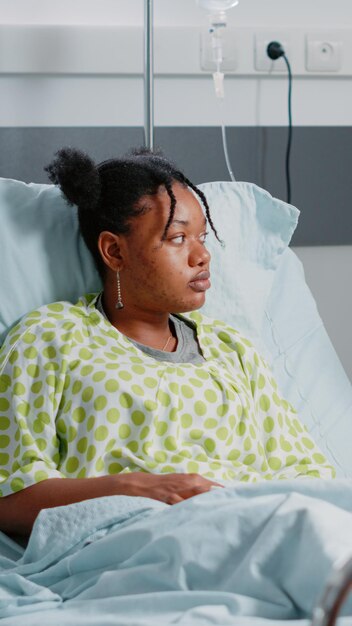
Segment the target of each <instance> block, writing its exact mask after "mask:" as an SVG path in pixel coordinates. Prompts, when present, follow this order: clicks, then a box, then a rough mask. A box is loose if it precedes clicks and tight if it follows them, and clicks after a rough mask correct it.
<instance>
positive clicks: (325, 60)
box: [306, 35, 342, 72]
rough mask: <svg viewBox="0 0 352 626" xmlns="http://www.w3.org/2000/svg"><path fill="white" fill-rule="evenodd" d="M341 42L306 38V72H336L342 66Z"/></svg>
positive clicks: (313, 37) (314, 36) (315, 37)
mask: <svg viewBox="0 0 352 626" xmlns="http://www.w3.org/2000/svg"><path fill="white" fill-rule="evenodd" d="M341 49H342V42H341V41H336V40H335V39H334V38H329V37H321V36H320V37H317V35H307V37H306V70H307V72H338V71H339V70H340V69H341V64H342V54H341Z"/></svg>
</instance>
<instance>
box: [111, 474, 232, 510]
mask: <svg viewBox="0 0 352 626" xmlns="http://www.w3.org/2000/svg"><path fill="white" fill-rule="evenodd" d="M116 478H117V481H116V482H117V484H118V487H117V491H118V493H119V494H124V495H129V496H142V497H144V498H152V499H153V500H160V501H161V502H165V503H166V504H177V503H178V502H182V500H187V498H192V497H193V496H198V495H199V494H200V493H205V492H206V491H210V489H212V488H213V487H223V485H220V484H219V483H216V482H213V481H212V480H208V479H207V478H203V476H200V475H199V474H146V473H144V472H132V473H131V474H118V475H117V476H116Z"/></svg>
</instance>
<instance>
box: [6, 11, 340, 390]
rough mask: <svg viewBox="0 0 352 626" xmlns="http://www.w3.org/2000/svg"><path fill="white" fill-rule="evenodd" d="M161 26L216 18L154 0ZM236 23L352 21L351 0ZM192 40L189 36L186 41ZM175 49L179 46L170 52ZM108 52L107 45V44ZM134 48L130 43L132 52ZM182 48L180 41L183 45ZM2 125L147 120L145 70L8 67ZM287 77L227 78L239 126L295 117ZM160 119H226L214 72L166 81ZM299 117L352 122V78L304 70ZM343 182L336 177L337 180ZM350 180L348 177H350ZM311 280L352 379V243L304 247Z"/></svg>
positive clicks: (29, 19) (49, 18)
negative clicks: (65, 72)
mask: <svg viewBox="0 0 352 626" xmlns="http://www.w3.org/2000/svg"><path fill="white" fill-rule="evenodd" d="M154 8H155V25H156V27H158V26H170V25H173V26H176V25H179V26H190V25H198V24H199V25H201V24H203V25H204V24H205V23H206V17H205V14H204V13H203V11H202V10H201V9H199V8H198V7H197V6H196V4H195V0H154ZM228 15H229V22H230V24H232V25H233V26H236V27H241V26H243V27H249V26H250V27H253V26H258V28H263V27H265V28H266V27H267V28H270V29H271V30H272V29H274V30H275V27H276V26H277V27H278V30H279V28H280V27H287V26H290V27H292V26H296V27H298V28H302V30H303V29H305V30H307V29H326V30H329V29H331V28H333V29H338V28H344V27H346V25H350V26H352V2H351V0H334V1H332V0H241V1H240V5H239V6H238V7H237V8H235V9H233V10H232V11H230V12H229V14H228ZM26 23H27V24H118V25H129V26H140V27H142V24H143V0H60V2H57V0H0V24H26ZM180 46H182V39H181V41H180ZM168 52H170V51H168ZM97 53H98V51H97ZM126 54H128V51H127V52H126ZM175 54H177V50H175ZM0 89H1V99H0V125H1V126H60V125H61V126H77V125H79V126H87V125H88V126H89V125H94V126H96V125H98V126H99V125H103V126H109V125H119V126H121V125H122V126H123V125H126V126H129V125H141V124H143V97H142V81H141V79H140V78H138V77H126V76H125V77H116V76H115V77H114V76H109V77H107V76H100V77H96V76H95V77H93V76H92V77H89V76H85V77H80V76H76V77H74V76H70V77H67V76H56V77H52V76H30V75H27V76H18V75H7V76H1V75H0ZM286 90H287V84H286V78H285V77H281V78H277V77H273V78H268V77H265V78H263V79H258V78H253V77H250V78H246V77H232V78H229V79H228V80H227V85H226V93H227V97H226V101H225V106H224V112H223V116H224V120H225V122H226V123H227V124H230V125H261V124H262V125H285V124H286V121H287V119H286V118H287V111H286ZM155 95H156V103H155V121H156V124H159V125H173V126H175V125H176V126H177V125H217V124H218V123H219V119H220V113H219V108H218V103H217V102H216V100H215V98H214V96H213V89H212V83H211V80H210V79H209V78H208V77H184V76H178V77H168V76H164V77H162V78H158V79H157V80H156V94H155ZM293 119H294V124H296V125H301V126H302V125H303V126H304V125H308V126H309V125H318V126H320V125H329V126H334V125H336V126H340V125H348V126H350V125H351V124H352V79H351V78H350V79H346V78H339V77H337V76H336V77H334V78H327V77H324V76H322V77H321V78H317V77H314V78H312V79H308V78H306V77H305V78H300V79H296V80H295V82H294V89H293ZM331 184H332V185H333V184H334V181H331ZM346 184H348V181H346ZM296 251H297V253H298V255H299V256H300V258H301V259H302V260H303V262H304V265H305V268H306V274H307V280H308V283H309V284H310V285H311V288H312V291H313V293H314V294H315V296H316V299H317V302H318V307H319V310H320V313H321V315H322V317H323V319H324V321H325V323H326V326H327V328H328V331H329V332H330V335H331V337H332V340H333V342H334V344H335V347H336V349H337V351H338V353H339V355H340V358H341V359H342V361H343V363H344V365H345V368H346V370H347V372H348V374H349V376H350V377H351V379H352V356H351V354H352V330H351V329H352V324H351V319H352V317H351V312H352V287H351V280H350V274H351V267H352V246H348V247H341V248H336V247H328V248H300V249H297V250H296Z"/></svg>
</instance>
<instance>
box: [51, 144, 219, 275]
mask: <svg viewBox="0 0 352 626" xmlns="http://www.w3.org/2000/svg"><path fill="white" fill-rule="evenodd" d="M45 171H46V172H47V173H48V175H49V179H50V180H51V182H52V183H54V184H55V185H58V186H59V187H60V189H61V191H62V193H63V195H64V196H65V198H66V200H67V201H68V203H69V204H71V205H76V206H77V207H78V221H79V227H80V231H81V234H82V236H83V239H84V241H85V243H86V245H87V247H88V249H89V250H90V252H91V254H92V256H93V258H94V261H95V264H96V267H97V269H98V271H99V274H100V276H101V277H102V278H104V275H105V271H106V267H105V264H104V262H103V260H102V258H101V256H100V254H99V250H98V245H97V243H98V239H99V235H100V233H101V232H102V231H103V230H110V231H111V232H115V233H128V232H129V229H130V222H131V218H133V217H136V216H138V215H142V214H143V213H145V212H146V211H147V210H148V208H147V207H145V206H143V205H141V204H140V203H139V201H140V199H141V198H142V197H143V196H148V195H150V196H152V195H155V194H156V193H157V192H158V190H159V187H160V186H164V187H165V189H166V191H167V193H168V195H169V198H170V212H169V217H168V220H167V222H166V225H165V228H164V232H163V239H165V238H166V235H167V231H168V229H169V227H170V224H171V222H172V220H173V218H174V213H175V206H176V198H175V195H174V193H173V190H172V185H173V183H175V182H179V183H181V185H183V186H184V187H190V189H192V190H193V191H194V192H195V193H196V194H197V196H198V197H199V198H200V200H201V202H202V204H203V206H204V209H205V215H206V219H207V221H208V223H209V225H210V227H211V229H212V230H213V232H214V234H215V236H216V238H217V239H218V240H219V241H220V239H219V237H218V234H217V231H216V228H215V226H214V224H213V221H212V218H211V215H210V209H209V205H208V203H207V200H206V197H205V195H204V194H203V193H202V192H201V191H200V189H198V188H197V187H196V185H194V184H193V183H192V182H191V181H190V180H189V179H188V178H186V176H185V175H184V174H183V172H181V171H180V170H178V169H177V168H176V167H175V165H173V163H171V162H170V161H169V160H168V159H166V158H165V157H164V156H163V155H162V153H160V152H152V151H151V150H149V149H147V148H140V149H136V150H133V151H132V152H130V153H129V154H127V155H126V156H124V157H121V158H116V159H109V160H108V161H103V162H102V163H100V164H98V165H96V164H95V163H94V161H93V160H92V159H91V158H90V157H89V156H88V155H87V154H85V153H84V152H81V151H80V150H76V149H72V148H62V149H61V150H59V151H58V152H57V153H56V155H55V159H54V160H53V161H52V163H50V164H49V165H48V166H47V167H45Z"/></svg>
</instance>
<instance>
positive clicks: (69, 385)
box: [0, 296, 333, 495]
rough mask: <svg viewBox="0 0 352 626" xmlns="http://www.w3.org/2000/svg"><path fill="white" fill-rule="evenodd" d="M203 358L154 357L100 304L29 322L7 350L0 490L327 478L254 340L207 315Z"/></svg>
mask: <svg viewBox="0 0 352 626" xmlns="http://www.w3.org/2000/svg"><path fill="white" fill-rule="evenodd" d="M185 317H187V318H188V319H189V320H192V321H193V322H194V323H195V324H196V325H197V334H198V340H199V343H200V346H201V348H202V352H203V354H204V357H205V361H204V362H203V363H201V364H197V365H195V364H190V363H177V364H173V363H169V362H163V361H156V360H155V359H153V358H152V357H151V356H149V355H146V354H144V353H142V352H141V351H140V350H139V349H138V348H137V347H136V346H135V345H134V344H132V343H131V342H130V341H129V340H128V339H127V338H126V337H124V336H123V335H121V334H120V333H119V332H118V331H117V330H116V329H114V328H113V327H112V326H111V325H110V324H109V323H108V322H107V321H106V320H105V319H104V318H103V317H102V316H101V315H100V313H98V312H97V311H96V309H95V306H94V298H93V297H92V296H88V297H85V298H82V300H80V301H79V302H78V303H77V305H75V306H72V305H69V304H68V303H65V302H64V303H61V302H59V303H54V304H52V305H48V306H45V307H42V308H41V309H39V310H38V311H34V312H33V313H31V314H29V315H28V316H26V317H25V318H24V319H23V320H22V321H21V322H20V323H19V324H17V326H16V327H14V328H13V329H12V331H11V332H10V334H9V336H8V338H7V340H6V342H5V344H4V346H3V348H2V351H1V352H0V483H1V485H0V488H1V494H2V495H7V494H10V493H14V492H16V491H19V490H21V489H23V488H24V487H26V486H29V485H31V484H34V483H36V482H39V481H41V480H46V479H47V478H51V477H58V476H60V477H70V478H74V477H86V476H87V477H89V476H100V475H103V474H114V473H119V472H129V471H146V472H154V473H168V472H198V473H200V474H202V475H203V476H206V477H208V478H213V479H218V480H222V481H227V482H231V481H233V480H242V481H250V482H254V481H256V480H259V479H262V478H265V479H268V480H270V479H272V478H274V477H275V478H294V477H296V476H299V475H302V476H322V477H324V478H328V477H331V475H332V474H333V469H332V468H331V467H330V466H329V465H328V464H327V461H326V459H325V458H324V456H323V455H322V454H321V452H320V450H319V449H318V448H317V447H316V445H315V444H314V442H313V440H312V439H311V438H310V436H309V434H308V433H307V431H306V430H305V428H304V427H303V425H302V424H301V423H300V421H299V419H298V417H297V416H296V415H295V413H294V411H293V409H292V407H290V406H289V404H288V403H287V402H286V401H285V400H283V399H282V398H280V395H279V392H278V390H277V385H276V383H275V381H274V380H273V378H272V374H271V372H270V370H269V369H268V367H267V366H266V364H265V362H263V360H262V359H261V358H260V357H259V355H258V354H257V353H256V352H255V350H254V348H253V347H252V345H251V344H250V342H249V341H248V340H246V339H245V338H243V337H241V336H240V335H239V334H238V333H237V332H236V331H235V330H233V329H231V328H229V327H228V326H227V325H226V324H224V323H222V322H220V321H218V320H209V319H208V318H205V317H203V316H202V315H201V314H200V313H199V312H194V313H191V314H189V315H187V316H185Z"/></svg>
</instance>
